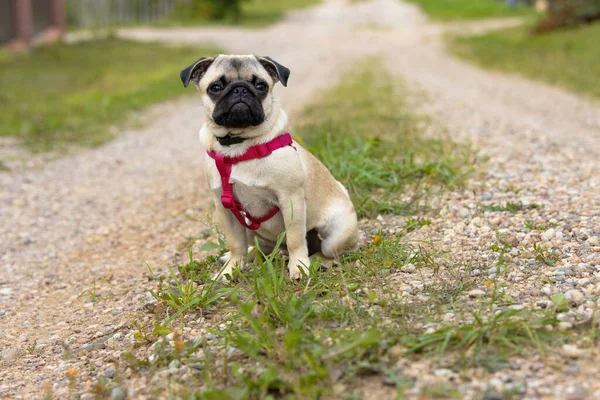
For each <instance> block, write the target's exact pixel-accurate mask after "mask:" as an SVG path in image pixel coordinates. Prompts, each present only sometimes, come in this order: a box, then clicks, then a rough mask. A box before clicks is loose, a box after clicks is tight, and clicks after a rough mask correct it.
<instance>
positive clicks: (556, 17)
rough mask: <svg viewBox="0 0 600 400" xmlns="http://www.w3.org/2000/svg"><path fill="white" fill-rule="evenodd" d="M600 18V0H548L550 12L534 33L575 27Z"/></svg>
mask: <svg viewBox="0 0 600 400" xmlns="http://www.w3.org/2000/svg"><path fill="white" fill-rule="evenodd" d="M599 19H600V0H548V14H547V15H546V16H545V17H544V18H543V19H541V20H540V22H539V23H538V24H537V25H536V26H535V28H534V30H533V31H534V33H544V32H549V31H552V30H555V29H560V28H568V27H574V26H578V25H583V24H587V23H590V22H593V21H596V20H599Z"/></svg>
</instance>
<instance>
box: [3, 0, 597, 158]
mask: <svg viewBox="0 0 600 400" xmlns="http://www.w3.org/2000/svg"><path fill="white" fill-rule="evenodd" d="M408 1H410V2H412V3H414V4H415V5H416V6H418V7H419V8H420V9H421V11H422V12H423V13H424V14H426V15H427V16H428V17H429V21H433V23H440V24H453V23H460V22H465V21H469V20H486V19H503V20H508V19H514V20H515V22H514V23H512V24H510V25H511V27H507V28H506V29H500V30H494V31H493V32H488V33H485V34H481V35H477V36H474V35H469V36H464V35H462V36H461V35H460V34H456V33H455V34H453V35H452V37H451V38H448V39H447V41H446V43H447V45H448V47H449V49H451V51H452V52H454V53H455V54H456V55H458V56H460V57H463V58H465V59H467V60H469V61H472V62H475V63H477V64H479V65H481V66H483V67H488V68H494V69H500V70H503V71H508V72H516V73H518V74H522V75H526V76H528V77H530V78H533V79H539V80H544V81H547V82H550V83H552V84H557V85H561V86H563V87H566V88H568V89H571V90H574V91H576V92H581V93H584V94H586V95H592V96H594V97H597V96H600V85H599V84H598V80H597V76H599V75H598V74H599V73H600V70H599V68H600V67H599V65H600V50H599V47H600V46H598V45H597V44H598V42H600V24H599V23H598V21H600V0H504V1H503V0H408ZM327 2H328V3H331V2H335V3H353V4H354V3H361V1H360V0H358V1H357V0H348V1H346V2H344V1H342V0H328V1H327ZM362 2H363V3H364V1H362ZM320 3H323V1H319V0H0V46H1V49H2V50H0V108H1V109H2V114H1V117H0V140H1V142H0V144H1V147H2V149H3V150H2V153H1V154H0V157H1V158H0V163H2V164H0V165H3V166H4V167H5V168H6V166H7V165H8V164H10V162H11V160H14V159H19V158H20V157H22V152H23V151H26V152H33V153H39V152H47V151H58V152H61V151H64V150H65V149H67V148H70V147H72V146H84V147H85V146H95V145H98V144H101V143H104V142H106V141H107V140H108V139H110V138H111V137H113V136H114V133H115V128H114V126H112V124H116V123H119V122H120V121H122V120H124V119H125V116H126V115H128V113H129V112H130V111H135V110H139V109H141V108H143V107H145V106H147V105H149V104H152V103H156V102H160V101H164V100H167V99H170V98H172V97H175V96H179V95H182V94H183V93H184V92H183V91H181V90H180V87H179V86H178V85H179V83H178V82H177V80H176V79H175V78H176V74H174V72H173V71H178V70H179V69H180V68H181V66H182V65H186V64H187V63H189V62H190V56H189V54H190V53H191V52H190V49H185V48H183V47H182V48H174V47H171V46H161V45H150V44H147V43H135V42H130V41H126V40H121V39H117V38H116V35H115V34H116V33H117V32H118V31H119V29H121V28H132V27H152V28H156V29H159V28H160V29H173V28H178V27H187V28H214V27H215V26H227V27H239V28H242V29H252V30H257V29H263V28H267V27H269V26H272V25H273V24H277V23H278V22H279V21H282V20H283V19H285V18H286V16H287V15H288V14H289V13H291V12H295V10H298V9H301V8H306V7H310V6H315V5H318V4H320ZM383 17H384V16H383V15H382V18H383ZM388 22H389V21H388ZM393 24H396V25H397V26H400V27H401V25H402V24H403V21H402V20H398V21H395V22H394V23H393ZM512 25H514V26H512ZM390 28H392V29H393V28H394V26H391V27H390ZM218 51H227V49H225V50H223V49H218V48H214V46H213V47H211V46H205V47H204V48H201V49H195V50H194V53H195V54H203V53H204V52H207V54H212V53H214V52H218ZM148 63H152V69H148V68H140V67H141V66H144V65H148ZM111 126H112V128H111ZM17 147H18V149H19V150H16V148H17Z"/></svg>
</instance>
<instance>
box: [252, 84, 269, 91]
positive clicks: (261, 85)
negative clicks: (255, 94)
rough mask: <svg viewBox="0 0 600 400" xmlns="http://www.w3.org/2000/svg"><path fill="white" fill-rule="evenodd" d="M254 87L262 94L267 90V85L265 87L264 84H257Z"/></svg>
mask: <svg viewBox="0 0 600 400" xmlns="http://www.w3.org/2000/svg"><path fill="white" fill-rule="evenodd" d="M254 87H255V88H256V90H258V91H260V92H263V91H265V90H267V85H265V84H264V83H262V82H259V83H257V84H256V85H255V86H254Z"/></svg>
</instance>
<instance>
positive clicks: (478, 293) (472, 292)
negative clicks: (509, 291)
mask: <svg viewBox="0 0 600 400" xmlns="http://www.w3.org/2000/svg"><path fill="white" fill-rule="evenodd" d="M467 294H468V295H469V297H471V298H475V297H482V296H485V292H484V291H483V290H481V289H473V290H469V293H467Z"/></svg>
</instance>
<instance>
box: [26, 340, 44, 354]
mask: <svg viewBox="0 0 600 400" xmlns="http://www.w3.org/2000/svg"><path fill="white" fill-rule="evenodd" d="M45 349H46V346H42V347H37V339H35V340H34V341H33V342H31V344H30V345H29V346H27V348H26V350H27V353H29V354H33V353H38V354H39V353H42V352H43V351H44V350H45Z"/></svg>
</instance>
